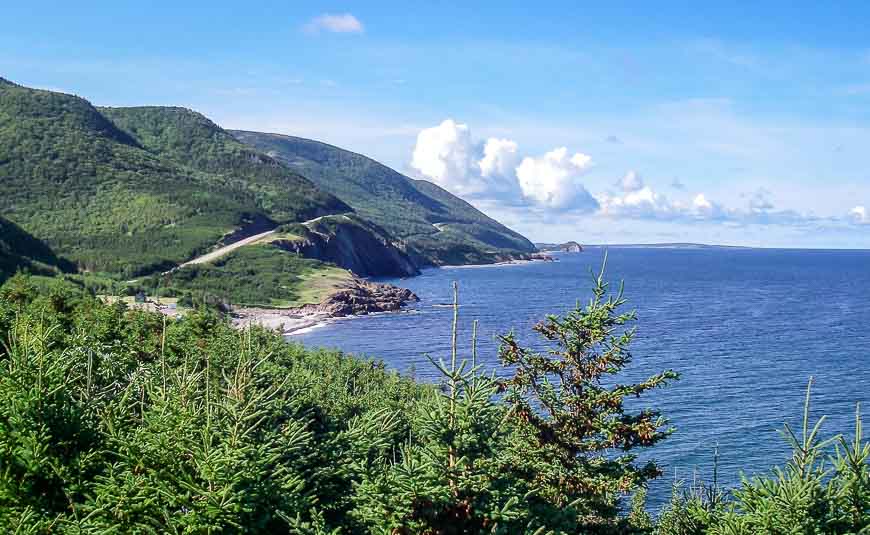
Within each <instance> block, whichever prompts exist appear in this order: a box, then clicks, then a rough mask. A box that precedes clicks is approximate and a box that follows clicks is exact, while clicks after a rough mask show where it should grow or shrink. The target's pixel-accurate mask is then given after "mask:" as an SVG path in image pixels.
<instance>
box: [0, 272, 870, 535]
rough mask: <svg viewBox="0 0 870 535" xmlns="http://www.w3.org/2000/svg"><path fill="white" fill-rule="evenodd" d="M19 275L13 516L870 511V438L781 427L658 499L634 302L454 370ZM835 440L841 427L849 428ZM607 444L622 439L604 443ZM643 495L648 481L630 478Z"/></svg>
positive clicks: (3, 403)
mask: <svg viewBox="0 0 870 535" xmlns="http://www.w3.org/2000/svg"><path fill="white" fill-rule="evenodd" d="M45 281H46V279H39V278H34V277H29V276H25V275H22V274H18V275H15V276H13V277H12V278H10V279H9V280H8V281H7V282H6V283H5V284H4V285H3V286H2V287H0V338H2V339H3V340H5V344H3V345H2V346H0V347H2V349H0V467H2V470H0V525H2V526H5V527H6V528H7V531H10V532H13V533H28V534H48V533H61V534H81V533H91V534H109V533H143V534H144V533H270V534H272V533H279V534H280V533H288V534H289V533H308V534H327V533H354V534H355V533H360V534H361V533H393V534H411V533H425V534H445V535H446V534H453V533H455V534H459V533H496V534H513V533H533V534H540V535H542V534H545V533H551V534H591V533H606V534H650V533H658V534H661V535H689V534H702V533H712V534H720V535H725V534H729V535H737V534H756V533H771V534H780V533H781V534H787V533H788V534H791V533H801V534H846V533H854V534H857V533H867V532H868V531H870V527H868V525H870V475H868V469H867V468H868V467H867V464H868V457H870V445H868V444H867V442H866V441H864V439H863V436H862V428H861V419H860V414H856V430H855V436H854V437H852V438H848V439H847V438H845V437H834V439H831V440H821V439H820V434H819V433H820V428H821V421H820V422H818V423H816V424H814V425H810V422H809V417H808V414H809V389H808V392H807V407H806V410H805V418H804V421H803V425H802V428H801V429H800V430H799V431H798V432H795V431H793V430H792V429H791V428H789V427H786V430H785V433H784V434H785V436H786V438H787V439H788V441H789V443H790V444H791V446H792V448H793V451H794V454H793V457H792V459H791V460H790V461H789V462H788V463H787V464H786V465H785V466H784V467H783V468H776V469H775V470H774V471H773V472H772V473H771V474H770V475H769V476H764V477H757V478H754V479H751V480H750V479H746V480H744V483H743V485H742V486H741V488H739V489H736V490H735V491H733V492H732V493H730V494H729V493H726V492H724V491H722V490H720V489H719V488H718V486H717V482H716V479H715V475H714V481H713V485H712V486H710V487H707V486H704V485H697V486H694V487H692V488H690V489H688V490H686V491H683V490H682V489H681V488H679V487H677V488H675V492H674V497H673V500H672V502H671V504H670V505H669V506H668V507H666V508H665V510H664V511H663V512H662V513H661V514H660V515H659V517H658V518H657V519H655V518H653V517H652V516H651V515H650V514H649V513H647V512H646V511H645V510H644V499H645V487H644V483H645V482H646V481H648V480H649V479H650V478H653V477H656V476H657V475H658V474H659V470H658V468H657V467H656V466H655V464H653V463H648V464H639V463H637V462H636V458H635V450H637V449H639V448H644V447H648V446H652V445H654V444H655V443H657V442H658V441H660V440H662V439H664V438H665V437H666V436H667V435H668V433H669V432H670V430H669V429H666V428H665V424H666V422H665V421H664V420H663V419H662V418H661V417H660V416H659V415H658V413H657V412H655V411H653V410H651V409H644V410H641V411H639V412H637V413H632V412H630V411H628V410H627V409H626V408H625V407H624V406H623V399H624V398H625V396H635V395H640V394H642V393H643V392H645V391H647V390H649V389H650V388H654V387H657V386H660V385H663V384H665V383H666V382H667V381H669V380H671V379H673V378H674V374H673V373H672V372H665V373H663V374H660V375H656V376H654V377H652V378H650V379H649V380H647V381H644V382H642V383H639V384H635V385H620V384H618V383H617V382H616V380H615V379H616V378H615V377H614V375H616V374H618V372H619V371H620V370H621V369H623V368H624V366H626V365H627V364H628V363H629V362H630V358H631V355H630V352H629V343H630V341H631V338H632V336H633V331H632V330H631V329H629V328H628V323H629V322H631V321H632V320H633V319H634V314H633V313H631V312H622V311H621V307H622V306H623V305H624V299H623V298H622V292H621V291H620V292H618V293H617V294H616V295H610V294H609V293H608V287H607V285H606V284H605V283H604V281H603V277H602V276H598V277H597V278H596V285H595V289H594V292H593V297H592V299H590V301H589V302H588V303H587V304H586V305H585V306H581V305H578V307H577V308H576V309H575V310H572V311H569V312H568V313H567V314H565V315H563V316H550V317H548V318H547V319H546V320H544V321H543V322H542V323H541V324H540V325H538V327H536V331H537V332H538V333H540V334H541V335H542V336H543V337H544V338H545V340H546V341H548V342H549V343H550V349H549V351H547V352H546V353H540V352H534V351H531V350H529V349H527V348H524V347H522V346H520V345H519V344H518V343H517V342H516V339H515V337H514V336H513V335H506V336H504V337H503V340H502V342H503V345H502V349H501V355H502V359H503V361H504V362H505V363H506V364H510V365H511V366H512V368H511V371H512V372H513V375H512V376H511V377H508V378H506V379H499V378H498V377H497V376H496V375H495V374H493V373H485V372H484V371H483V370H482V369H481V367H480V365H479V364H478V359H477V344H476V332H477V329H476V324H475V326H474V328H473V329H472V332H473V334H472V344H471V354H470V355H469V356H467V357H466V358H462V357H461V356H460V355H459V354H458V350H457V344H456V333H457V328H456V326H457V325H458V312H459V307H458V293H457V294H456V299H455V306H454V329H453V345H452V352H451V355H450V358H449V360H448V361H445V360H444V359H440V358H439V359H434V358H433V359H432V362H433V365H435V366H436V367H437V369H438V370H439V371H440V372H441V374H442V378H443V380H442V382H441V384H440V385H439V386H438V387H434V386H424V385H417V384H415V383H414V382H413V381H411V380H409V379H405V378H401V377H399V376H398V375H397V374H395V373H392V372H388V371H387V370H385V368H384V366H383V364H382V363H379V362H375V361H364V360H358V359H355V358H352V357H348V356H345V355H342V354H340V353H337V352H331V351H323V350H307V349H304V348H302V347H301V346H299V345H295V344H288V343H286V342H285V341H284V340H283V339H282V338H281V337H280V336H279V335H277V334H275V333H272V332H269V331H265V330H262V329H256V328H255V329H249V330H245V331H238V330H235V329H233V328H231V327H230V325H229V324H228V323H226V321H225V320H224V319H222V318H221V317H220V316H218V315H216V314H214V313H212V312H209V311H206V310H202V311H199V312H196V313H191V314H190V315H188V316H186V317H185V318H183V319H180V320H172V319H169V318H165V317H163V316H160V315H158V314H153V313H147V312H142V311H136V310H128V309H127V308H126V307H125V306H124V305H123V304H121V303H118V304H113V305H106V304H103V303H102V302H100V301H99V300H97V299H95V298H94V297H93V296H91V295H90V294H88V293H87V292H84V291H83V290H82V288H81V286H78V285H75V284H69V283H67V282H65V281H62V280H60V279H48V284H46V283H45ZM831 448H833V449H831ZM608 452H609V453H608ZM629 496H631V503H630V504H625V503H624V499H625V498H627V497H629Z"/></svg>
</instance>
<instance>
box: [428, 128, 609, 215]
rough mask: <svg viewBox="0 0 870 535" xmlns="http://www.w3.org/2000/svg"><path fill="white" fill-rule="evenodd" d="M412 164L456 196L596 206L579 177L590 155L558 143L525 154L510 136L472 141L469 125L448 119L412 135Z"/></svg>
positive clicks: (552, 205) (588, 164)
mask: <svg viewBox="0 0 870 535" xmlns="http://www.w3.org/2000/svg"><path fill="white" fill-rule="evenodd" d="M411 167H412V168H413V169H415V170H416V171H417V172H418V173H419V174H420V175H421V176H422V177H424V178H426V179H428V180H431V181H432V182H434V183H436V184H438V185H439V186H441V187H443V188H445V189H447V190H449V191H451V192H453V193H455V194H457V195H460V196H468V197H472V198H475V199H478V200H494V199H498V200H500V201H502V202H504V203H506V204H530V203H531V204H538V205H541V206H543V207H547V208H551V209H557V210H569V209H574V210H578V211H581V212H582V211H589V210H594V209H595V208H597V207H598V203H597V201H596V200H595V199H594V198H593V197H592V196H591V195H590V194H589V192H588V191H586V188H584V187H583V185H582V184H581V183H580V182H579V178H580V177H581V176H582V175H583V174H584V173H586V171H588V169H589V168H590V167H591V158H590V157H589V156H587V155H585V154H582V153H579V152H578V153H576V154H574V155H573V156H570V157H569V155H568V150H567V149H566V148H560V149H555V150H553V151H551V152H548V153H546V154H545V155H543V156H541V157H539V158H533V157H525V158H524V157H522V156H521V154H520V149H519V145H518V144H517V143H516V142H515V141H513V140H510V139H503V138H494V137H493V138H489V139H487V140H486V141H485V142H482V143H475V142H474V141H473V138H472V136H471V131H470V129H469V127H468V125H466V124H462V123H458V122H456V121H454V120H453V119H447V120H445V121H443V122H442V123H441V124H439V125H438V126H434V127H432V128H426V129H423V130H421V131H420V132H419V133H418V134H417V143H416V145H415V146H414V151H413V153H412V156H411Z"/></svg>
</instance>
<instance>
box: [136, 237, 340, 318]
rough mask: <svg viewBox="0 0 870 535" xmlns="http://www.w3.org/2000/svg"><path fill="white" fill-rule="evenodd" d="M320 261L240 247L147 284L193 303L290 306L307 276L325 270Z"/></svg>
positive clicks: (266, 248)
mask: <svg viewBox="0 0 870 535" xmlns="http://www.w3.org/2000/svg"><path fill="white" fill-rule="evenodd" d="M324 267H325V265H324V264H323V263H322V262H319V261H317V260H312V259H309V258H302V257H301V256H299V255H296V254H293V253H289V252H287V251H283V250H281V249H279V248H278V247H275V246H273V245H269V244H262V245H259V244H258V245H248V246H245V247H240V248H239V249H236V250H235V251H233V252H231V253H228V254H227V255H225V256H222V257H221V258H218V259H217V260H215V261H213V262H209V263H203V264H193V265H190V266H186V267H183V268H181V269H178V270H176V271H173V272H172V273H170V274H167V275H165V276H159V277H154V278H153V279H146V280H145V281H143V282H144V283H145V284H146V285H147V286H148V287H150V288H155V289H157V288H159V289H161V290H162V291H163V292H164V295H168V294H167V293H166V292H167V291H169V292H172V293H173V295H184V294H187V295H190V296H192V298H193V302H203V300H205V301H215V302H224V303H232V304H236V305H247V306H287V305H288V304H289V303H291V302H293V301H296V300H297V299H298V298H299V297H300V295H301V291H302V283H303V282H304V280H305V278H304V277H305V276H306V275H310V274H312V273H314V272H316V271H320V270H323V268H324Z"/></svg>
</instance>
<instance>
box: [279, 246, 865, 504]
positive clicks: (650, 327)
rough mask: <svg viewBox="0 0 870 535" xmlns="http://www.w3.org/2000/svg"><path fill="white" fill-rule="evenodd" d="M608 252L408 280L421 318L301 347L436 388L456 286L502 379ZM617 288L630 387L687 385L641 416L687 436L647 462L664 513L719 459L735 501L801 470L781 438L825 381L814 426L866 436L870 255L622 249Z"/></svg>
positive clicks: (660, 397) (388, 318)
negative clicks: (747, 484)
mask: <svg viewBox="0 0 870 535" xmlns="http://www.w3.org/2000/svg"><path fill="white" fill-rule="evenodd" d="M604 253H605V251H604V249H602V248H589V249H587V250H586V251H584V252H582V253H561V254H556V255H555V256H556V258H557V259H558V261H556V262H532V263H526V264H515V265H502V266H484V267H461V268H440V269H427V270H424V271H423V274H422V275H420V276H418V277H414V278H408V279H401V280H398V279H389V280H385V282H390V283H392V284H396V285H399V286H403V287H406V288H410V289H411V290H412V291H414V292H415V293H416V294H417V295H418V296H419V297H420V302H419V303H416V304H414V305H412V306H410V307H409V308H408V309H407V310H405V311H403V312H400V313H394V314H382V315H374V316H368V317H361V318H352V319H347V320H340V321H337V322H335V323H332V324H329V325H326V326H323V327H319V328H316V329H313V330H311V331H309V332H305V333H303V334H299V335H295V336H292V337H291V339H292V340H294V341H299V342H303V343H304V344H306V345H309V346H326V347H334V348H339V349H341V350H344V351H346V352H349V353H354V354H357V355H364V356H369V357H376V358H379V359H382V360H384V361H385V362H386V363H387V365H388V366H390V367H392V368H394V369H396V370H399V371H400V372H402V373H405V374H410V375H413V376H414V377H416V378H417V379H419V380H424V381H437V380H438V372H437V370H436V369H435V368H434V367H433V366H432V365H431V364H430V363H429V361H428V359H427V358H426V355H431V356H432V357H435V358H436V359H437V358H438V357H443V358H445V359H446V358H447V357H449V354H450V332H451V331H450V325H451V321H452V309H451V308H450V307H449V306H446V305H449V304H450V303H451V302H452V283H453V281H456V282H458V284H459V288H460V303H461V307H460V331H459V339H460V342H461V344H460V349H461V350H462V351H463V354H464V355H465V356H468V352H469V350H470V337H471V325H472V321H473V320H475V319H476V320H478V321H479V341H478V346H479V357H478V361H479V362H482V363H484V364H485V366H486V367H487V368H488V369H490V368H491V369H495V370H498V368H499V364H498V359H497V340H496V336H497V335H498V334H499V333H505V332H507V331H509V330H511V329H513V330H514V331H515V332H516V333H517V335H518V336H519V338H520V339H521V340H522V341H524V342H525V343H526V344H528V345H531V346H534V347H537V348H543V347H544V346H542V345H541V341H540V340H539V339H537V337H536V335H535V334H534V333H532V332H531V327H532V325H534V324H535V323H536V322H537V321H539V320H540V319H542V318H543V317H544V316H546V315H547V314H551V313H556V314H558V313H562V312H565V311H567V310H569V309H570V308H572V307H573V306H574V305H575V304H576V303H577V302H578V301H580V302H585V301H586V300H588V298H589V296H590V287H591V285H592V275H591V271H596V270H598V269H599V268H600V267H601V263H602V261H603V258H604ZM606 277H607V279H608V280H610V281H612V282H613V288H614V289H616V286H617V285H618V283H619V281H624V283H625V296H626V298H627V299H628V305H627V306H628V307H629V308H634V309H636V310H637V313H638V321H637V322H636V326H637V335H636V338H635V341H634V344H633V345H632V353H633V355H634V361H633V363H632V365H631V366H630V367H629V368H628V369H627V370H626V372H625V374H624V375H623V376H622V377H621V378H620V379H621V381H623V382H624V381H628V380H638V379H641V378H643V377H645V376H648V375H650V374H652V373H656V372H658V371H661V370H664V369H673V370H676V371H677V372H679V373H680V374H682V377H681V379H680V380H679V381H678V382H676V383H674V384H673V385H671V386H670V387H668V388H666V389H663V390H659V391H656V392H653V393H651V394H649V395H647V396H646V397H644V398H642V399H641V400H640V402H639V404H637V403H635V404H634V405H633V406H634V407H635V408H637V407H641V406H650V407H656V408H659V409H661V411H662V412H663V413H664V415H665V416H666V417H668V418H669V419H670V422H671V425H673V426H674V427H675V428H676V431H675V433H674V434H673V435H672V436H671V437H669V438H668V439H667V440H665V441H664V442H662V443H660V444H659V445H657V446H656V447H654V448H652V449H650V450H649V451H648V452H645V453H644V455H643V457H644V458H654V459H656V460H657V461H658V462H659V463H660V464H661V465H662V466H663V467H664V470H665V476H664V477H663V478H662V479H660V480H658V481H656V482H654V483H653V484H652V485H651V486H650V505H651V506H653V507H656V508H657V507H660V506H661V505H662V504H663V503H664V502H665V501H666V500H667V499H668V497H669V496H670V489H671V486H672V484H673V482H674V481H675V480H683V481H688V482H691V481H693V480H697V479H704V480H707V481H709V480H710V478H711V477H712V472H713V457H714V451H715V449H716V448H718V451H719V465H718V467H719V470H718V471H719V481H720V483H721V484H723V485H726V486H733V485H736V484H738V483H739V481H740V474H741V471H742V472H743V473H745V474H746V475H752V474H755V473H760V472H764V471H766V470H767V469H769V467H770V466H771V465H773V464H775V463H782V462H783V461H784V460H785V459H786V458H787V457H788V455H789V451H788V448H787V446H786V444H785V442H784V441H783V439H782V438H781V437H780V435H779V433H778V430H779V429H781V428H782V426H783V423H784V422H790V423H791V424H792V425H795V426H796V425H798V424H799V421H800V417H801V413H802V408H803V401H804V393H805V389H806V386H807V382H808V380H809V378H810V377H813V378H814V386H813V397H812V409H813V411H812V412H813V415H814V416H816V417H817V416H820V415H827V420H826V423H825V424H824V426H823V433H824V434H826V435H830V434H836V433H845V434H849V435H851V434H852V433H853V430H854V418H855V408H856V403H859V402H860V403H861V404H862V406H867V404H868V402H870V368H868V363H870V251H822V250H774V249H742V248H679V247H675V248H661V247H610V248H609V249H608V262H607V272H606Z"/></svg>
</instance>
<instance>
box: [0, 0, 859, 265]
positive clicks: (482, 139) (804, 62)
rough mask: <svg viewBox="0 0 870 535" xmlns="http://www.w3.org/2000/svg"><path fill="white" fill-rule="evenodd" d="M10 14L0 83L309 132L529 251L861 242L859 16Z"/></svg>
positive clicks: (272, 5) (393, 6) (571, 11)
mask: <svg viewBox="0 0 870 535" xmlns="http://www.w3.org/2000/svg"><path fill="white" fill-rule="evenodd" d="M697 4H698V3H696V2H670V3H668V2H659V3H639V2H626V3H619V2H609V3H607V4H606V5H605V4H604V3H600V4H598V5H593V4H589V5H582V4H580V3H577V2H535V3H529V2H516V3H510V4H508V3H504V2H485V1H481V2H461V3H460V2H455V3H448V2H419V3H413V2H382V3H359V2H356V3H332V2H327V3H314V2H304V3H303V2H287V1H286V0H285V1H281V2H252V3H240V2H223V1H219V0H212V1H210V2H183V3H181V2H137V3H133V2H80V3H71V2H64V3H61V2H56V3H53V2H38V1H33V2H28V3H23V2H18V3H14V4H12V5H9V6H4V9H3V18H4V23H3V32H0V76H4V77H6V78H9V79H11V80H13V81H16V82H18V83H22V84H25V85H32V86H37V87H44V88H50V89H58V90H63V91H67V92H72V93H76V94H79V95H82V96H85V97H87V98H88V99H89V100H91V101H92V102H94V103H95V104H99V105H141V104H162V105H180V106H187V107H190V108H193V109H196V110H198V111H200V112H202V113H204V114H206V115H207V116H209V117H210V118H212V119H214V120H215V121H216V122H218V123H219V124H221V125H222V126H225V127H230V128H247V129H256V130H265V131H272V132H281V133H286V134H293V135H300V136H305V137H312V138H315V139H319V140H323V141H326V142H329V143H333V144H336V145H339V146H342V147H345V148H348V149H351V150H355V151H358V152H361V153H364V154H366V155H369V156H371V157H373V158H375V159H377V160H379V161H382V162H383V163H386V164H388V165H390V166H392V167H394V168H396V169H398V170H400V171H403V172H405V173H408V174H410V175H412V176H415V177H422V178H427V179H430V180H432V181H434V182H436V183H439V184H441V185H442V186H444V187H447V188H448V189H450V190H451V191H454V192H455V193H457V194H460V195H462V196H463V197H465V198H467V199H468V200H470V201H471V202H473V203H474V204H475V205H477V206H480V207H481V208H483V209H485V210H486V211H487V212H488V213H490V214H491V215H494V216H495V217H497V218H499V219H501V220H502V221H504V222H505V223H507V224H509V225H511V226H513V227H515V228H517V229H518V230H520V231H522V232H524V233H525V234H526V235H528V236H529V237H531V238H533V239H536V240H564V239H577V240H579V241H581V242H586V243H593V242H599V243H600V242H606V243H626V242H670V241H696V242H708V243H710V242H712V243H726V244H738V245H756V246H782V247H864V248H870V213H868V210H870V170H868V165H867V157H866V154H867V152H868V148H870V34H868V32H867V31H866V28H867V25H868V22H870V4H867V3H866V2H853V3H846V2H842V3H839V5H838V6H836V7H833V6H830V7H829V6H825V5H822V4H821V3H809V2H807V3H799V2H728V3H719V4H721V5H715V6H714V5H711V6H699V5H697Z"/></svg>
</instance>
